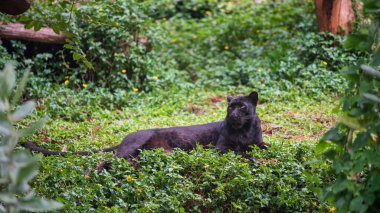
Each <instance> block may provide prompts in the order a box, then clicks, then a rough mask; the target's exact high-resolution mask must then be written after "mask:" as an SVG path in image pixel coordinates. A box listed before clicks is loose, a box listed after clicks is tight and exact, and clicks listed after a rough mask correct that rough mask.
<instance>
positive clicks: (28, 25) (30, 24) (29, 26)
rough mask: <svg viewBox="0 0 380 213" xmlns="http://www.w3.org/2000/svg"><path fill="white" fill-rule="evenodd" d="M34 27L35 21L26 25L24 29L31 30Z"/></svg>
mask: <svg viewBox="0 0 380 213" xmlns="http://www.w3.org/2000/svg"><path fill="white" fill-rule="evenodd" d="M33 25H34V21H29V22H27V23H26V24H25V26H24V28H25V29H31V28H32V27H33Z"/></svg>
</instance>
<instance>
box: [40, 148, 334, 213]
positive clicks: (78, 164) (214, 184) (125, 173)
mask: <svg viewBox="0 0 380 213" xmlns="http://www.w3.org/2000/svg"><path fill="white" fill-rule="evenodd" d="M313 149H314V148H313V146H310V145H306V144H303V143H296V144H286V145H285V144H282V143H281V142H276V143H272V146H271V148H270V149H268V150H267V151H262V150H260V149H254V151H253V155H254V157H255V158H256V159H257V162H256V163H250V162H248V161H247V160H246V159H243V158H241V156H236V155H235V154H233V153H232V152H230V153H228V154H224V155H220V154H218V153H217V152H216V151H215V150H214V149H203V148H202V147H197V149H195V150H193V151H190V152H189V153H188V152H185V151H182V150H176V151H174V152H173V153H171V154H166V153H165V152H164V151H163V150H162V149H157V150H144V151H143V152H142V153H141V155H140V158H139V160H138V164H139V167H140V168H139V169H138V170H135V169H133V168H132V167H131V165H130V164H129V163H128V162H126V161H125V160H124V159H120V158H116V159H115V158H113V157H112V156H111V155H109V154H96V155H94V156H88V157H80V156H68V159H65V158H62V157H57V156H52V157H47V158H44V162H43V172H42V173H41V174H40V175H39V176H38V178H37V179H36V182H35V183H34V187H35V188H36V190H37V191H38V193H39V194H41V195H44V196H49V197H56V198H57V199H58V200H59V201H61V202H64V203H70V205H66V210H67V211H69V212H75V211H78V212H80V211H85V210H86V211H88V210H90V211H105V210H108V211H110V209H111V210H112V211H115V212H122V211H162V212H168V211H170V212H172V211H178V210H181V211H183V210H186V211H205V210H216V211H226V210H227V211H244V212H252V211H258V210H259V209H261V208H265V207H268V208H269V209H270V210H271V211H274V212H278V211H286V212H294V211H313V210H318V211H323V210H324V209H326V207H327V206H326V205H325V204H323V203H320V201H319V200H318V196H317V192H315V191H314V189H315V188H317V187H320V186H321V185H322V184H326V183H327V182H329V180H330V175H329V173H328V170H327V168H328V166H329V165H328V164H327V163H324V162H319V163H318V164H309V163H308V161H312V160H314V156H315V153H314V151H313ZM104 159H108V160H112V161H113V163H112V166H111V169H110V170H108V171H104V172H102V173H100V174H98V173H97V172H96V167H97V165H98V163H99V162H100V161H102V160H104ZM311 174H316V175H317V177H313V176H312V175H311ZM83 184H85V185H86V187H85V188H83ZM51 186H55V187H51Z"/></svg>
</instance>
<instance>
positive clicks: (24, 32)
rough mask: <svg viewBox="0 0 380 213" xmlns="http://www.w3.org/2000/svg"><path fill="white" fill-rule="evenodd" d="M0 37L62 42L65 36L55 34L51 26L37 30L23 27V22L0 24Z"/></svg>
mask: <svg viewBox="0 0 380 213" xmlns="http://www.w3.org/2000/svg"><path fill="white" fill-rule="evenodd" d="M0 38H5V39H11V40H25V41H33V42H41V43H49V44H64V43H65V42H66V41H65V39H66V38H67V37H66V36H65V35H64V34H56V33H55V32H54V31H53V30H52V29H51V28H48V27H42V28H41V29H40V30H39V31H34V30H32V29H25V27H24V24H21V23H11V24H0Z"/></svg>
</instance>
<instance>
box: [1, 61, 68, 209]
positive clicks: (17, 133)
mask: <svg viewBox="0 0 380 213" xmlns="http://www.w3.org/2000/svg"><path fill="white" fill-rule="evenodd" d="M27 76H28V73H25V74H24V76H23V78H22V80H21V81H20V83H19V86H18V87H17V89H16V91H14V89H15V86H16V73H15V71H14V70H13V67H12V66H11V65H10V64H8V65H6V66H5V68H4V70H3V71H2V72H0V85H1V86H0V88H1V90H0V140H1V148H0V156H1V158H0V171H1V172H0V180H1V181H0V188H1V193H0V201H1V204H0V211H1V212H19V211H51V210H56V209H60V208H62V204H60V203H58V202H55V201H51V200H46V199H43V198H39V197H36V196H34V193H33V191H32V190H31V188H30V186H29V183H28V182H30V181H31V180H32V179H33V178H34V177H35V176H36V175H37V174H38V166H39V160H40V159H39V158H38V157H32V156H31V155H30V152H28V151H25V150H17V151H16V150H15V149H16V146H17V144H18V140H19V138H20V137H25V136H28V135H30V134H31V133H33V131H35V130H36V129H37V128H39V127H40V126H41V125H42V124H43V123H44V120H40V121H38V122H36V123H34V124H32V125H30V126H29V127H27V128H25V129H21V130H19V129H16V128H15V127H14V125H15V122H17V121H20V120H22V119H23V118H24V117H25V116H27V115H28V114H30V112H31V111H32V110H33V109H34V106H35V103H34V102H33V101H28V102H25V103H24V104H23V105H21V106H19V107H17V108H16V106H15V104H17V102H18V101H19V98H20V97H21V95H22V92H23V90H24V87H25V85H26V79H27ZM11 97H12V98H11Z"/></svg>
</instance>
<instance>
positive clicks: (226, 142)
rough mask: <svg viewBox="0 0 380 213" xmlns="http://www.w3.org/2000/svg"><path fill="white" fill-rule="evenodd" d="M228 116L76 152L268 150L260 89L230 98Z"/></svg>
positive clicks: (31, 145)
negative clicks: (200, 147)
mask: <svg viewBox="0 0 380 213" xmlns="http://www.w3.org/2000/svg"><path fill="white" fill-rule="evenodd" d="M227 100H228V109H227V116H226V118H225V119H224V120H223V121H220V122H214V123H208V124H202V125H194V126H183V127H170V128H162V129H148V130H142V131H138V132H134V133H131V134H129V135H127V136H126V137H125V138H124V139H123V141H122V142H121V144H119V145H117V146H115V147H111V148H108V149H103V150H97V151H92V152H74V153H73V154H79V155H89V154H92V153H95V152H109V151H114V150H116V156H118V157H123V158H125V159H127V160H130V161H131V160H132V159H133V158H135V157H137V156H138V154H139V152H140V150H142V149H154V148H159V147H162V148H163V149H164V150H165V151H167V152H171V151H172V150H173V149H174V148H180V149H184V150H191V149H193V148H194V147H195V146H196V144H201V145H209V144H211V145H214V146H215V147H216V148H217V149H219V150H220V151H221V152H222V153H225V152H227V151H229V150H233V151H234V152H235V153H236V154H239V155H243V156H244V157H248V156H247V155H246V152H247V151H249V150H250V145H257V146H259V147H260V148H262V149H265V148H266V147H265V145H264V143H263V139H262V131H261V124H260V119H259V117H258V116H257V114H256V106H257V102H258V94H257V92H252V93H251V94H249V95H248V96H238V97H235V98H233V97H231V96H228V97H227ZM25 146H26V147H28V148H29V149H31V150H34V151H38V152H41V153H43V154H45V155H64V154H65V152H60V151H50V150H47V149H43V148H40V147H38V146H36V145H35V144H34V143H32V142H30V141H27V142H26V143H25Z"/></svg>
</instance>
